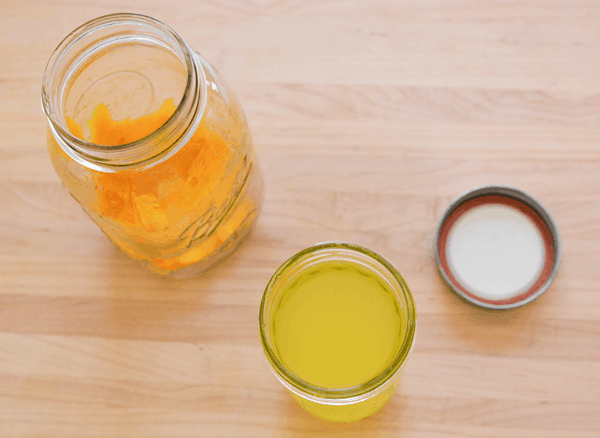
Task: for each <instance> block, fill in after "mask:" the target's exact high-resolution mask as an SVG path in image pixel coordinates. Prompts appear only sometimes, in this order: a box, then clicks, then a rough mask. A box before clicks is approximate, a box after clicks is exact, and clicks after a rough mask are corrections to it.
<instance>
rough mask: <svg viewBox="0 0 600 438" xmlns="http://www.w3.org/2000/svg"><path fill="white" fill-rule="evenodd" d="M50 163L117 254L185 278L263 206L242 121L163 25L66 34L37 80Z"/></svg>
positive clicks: (113, 23) (242, 231) (131, 17)
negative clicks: (46, 127)
mask: <svg viewBox="0 0 600 438" xmlns="http://www.w3.org/2000/svg"><path fill="white" fill-rule="evenodd" d="M42 105H43V108H44V111H45V113H46V115H47V118H48V122H49V130H48V148H49V152H50V157H51V159H52V164H53V165H54V168H55V169H56V172H57V173H58V175H59V177H60V179H61V180H62V182H63V184H64V185H65V187H66V188H67V189H68V190H69V192H70V193H71V195H72V196H73V197H74V198H75V199H76V200H77V201H78V202H79V203H80V204H81V205H82V207H83V208H84V210H85V211H86V212H87V213H88V214H89V215H90V217H91V218H92V219H93V220H94V221H95V222H96V223H97V224H98V225H99V226H100V228H101V229H102V230H103V231H104V232H105V233H106V235H107V236H108V237H109V238H110V239H111V240H112V241H113V242H114V243H115V244H116V245H117V246H118V247H119V248H120V249H122V250H123V251H124V252H125V253H127V254H128V255H129V256H131V257H132V258H134V259H137V260H140V261H142V262H143V263H144V264H145V265H146V266H147V267H148V268H150V269H151V270H152V271H155V272H157V273H159V274H161V275H164V276H171V277H174V278H182V277H186V276H189V275H193V274H195V273H197V272H201V271H203V270H205V269H207V268H209V267H210V266H211V265H214V264H215V263H217V262H218V261H220V260H222V259H223V258H224V257H225V256H227V255H228V254H229V253H231V251H232V250H233V249H234V248H235V247H236V246H237V245H238V244H239V243H240V241H241V240H242V239H243V238H244V237H245V236H246V235H247V234H248V232H249V230H250V228H251V226H252V224H253V222H254V220H255V218H256V216H257V214H258V212H259V211H260V208H261V203H262V196H263V190H262V176H261V174H260V171H259V168H258V166H257V162H256V158H255V155H254V150H253V147H252V139H251V136H250V132H249V130H248V126H247V123H246V119H245V116H244V112H243V110H242V107H241V106H240V104H239V102H238V101H237V99H236V97H235V96H234V94H233V93H232V91H231V90H230V88H229V87H228V86H227V84H225V82H224V81H223V79H222V78H221V76H220V75H219V74H218V73H217V72H216V70H215V69H214V68H213V67H212V66H211V65H210V64H209V63H208V62H207V61H206V60H204V59H202V58H201V57H200V55H199V54H198V53H196V52H194V51H192V50H191V49H190V48H189V47H188V46H187V44H186V43H185V42H184V41H183V40H182V39H181V38H180V37H179V35H177V34H176V33H175V32H174V31H173V30H172V29H171V28H169V27H168V26H167V25H165V24H163V23H161V22H159V21H157V20H155V19H153V18H150V17H147V16H143V15H137V14H114V15H107V16H104V17H100V18H97V19H95V20H92V21H90V22H88V23H86V24H84V25H83V26H81V27H79V28H78V29H76V30H75V31H73V32H72V33H71V34H70V35H69V36H67V37H66V38H65V39H64V40H63V41H62V42H61V43H60V45H59V46H58V48H57V49H56V50H55V52H54V53H53V54H52V56H51V58H50V61H49V63H48V66H47V68H46V72H45V74H44V79H43V87H42Z"/></svg>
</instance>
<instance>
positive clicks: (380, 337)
mask: <svg viewBox="0 0 600 438" xmlns="http://www.w3.org/2000/svg"><path fill="white" fill-rule="evenodd" d="M416 317H417V315H416V308H415V303H414V300H413V297H412V294H411V293H410V290H409V289H408V286H407V285H406V283H405V281H404V279H403V278H402V276H401V275H400V273H399V272H398V271H397V270H396V268H395V267H394V266H393V265H392V264H391V263H389V262H388V261H387V260H385V259H384V258H383V257H381V256H380V255H378V254H376V253H374V252H373V251H370V250H369V249H367V248H364V247H361V246H359V245H354V244H349V243H338V242H330V243H323V244H319V245H316V246H313V247H310V248H307V249H305V250H304V251H301V252H299V253H298V254H296V255H295V256H293V257H292V258H290V259H289V260H288V261H286V262H285V263H284V264H283V265H282V266H281V267H280V268H279V269H278V270H277V272H275V274H274V275H273V277H272V278H271V281H270V282H269V284H268V285H267V288H266V290H265V293H264V295H263V299H262V302H261V305H260V313H259V330H260V337H261V342H262V346H263V351H264V353H265V356H266V358H267V362H268V364H269V366H270V367H271V369H272V370H273V372H274V373H275V375H276V376H277V378H278V379H279V380H280V381H281V383H283V385H284V386H285V387H286V388H287V389H288V390H289V391H290V392H291V394H292V396H293V397H294V398H295V399H296V400H297V401H298V403H299V404H300V406H302V407H303V408H304V409H306V410H307V411H308V412H310V413H312V414H313V415H316V416H317V417H320V418H323V419H325V420H329V421H335V422H351V421H356V420H360V419H361V418H364V417H366V416H369V415H371V414H373V413H375V412H376V411H378V410H379V409H380V408H381V407H382V406H383V405H384V404H385V403H387V401H388V400H389V399H390V398H391V396H392V395H393V393H394V391H395V390H396V387H397V384H398V377H399V375H400V371H401V370H402V368H403V367H404V365H405V364H406V362H407V360H408V358H409V356H410V353H411V351H412V347H413V345H414V340H415V334H416V324H417V319H416Z"/></svg>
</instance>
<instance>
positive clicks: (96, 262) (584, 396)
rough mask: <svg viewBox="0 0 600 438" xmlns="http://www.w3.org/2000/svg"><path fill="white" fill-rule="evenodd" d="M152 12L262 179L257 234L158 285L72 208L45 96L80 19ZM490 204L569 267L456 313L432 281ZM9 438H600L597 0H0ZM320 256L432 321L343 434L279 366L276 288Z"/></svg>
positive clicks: (1, 229) (1, 314)
mask: <svg viewBox="0 0 600 438" xmlns="http://www.w3.org/2000/svg"><path fill="white" fill-rule="evenodd" d="M117 11H132V12H140V13H145V14H148V15H151V16H153V17H155V18H158V19H160V20H162V21H164V22H166V23H167V24H169V25H170V26H172V27H173V28H174V29H176V30H177V31H178V32H179V33H180V34H181V35H182V37H183V38H184V39H185V40H186V41H187V42H188V43H189V44H190V45H192V46H193V47H195V48H196V49H197V50H199V51H200V52H201V53H202V54H203V56H205V57H206V58H207V59H208V60H210V61H211V62H212V63H213V64H215V66H216V67H217V68H218V69H219V70H220V71H221V73H222V74H223V75H224V77H225V78H227V80H228V81H229V82H230V84H231V85H232V86H233V89H234V90H235V91H236V93H237V95H238V97H239V98H240V100H241V102H242V103H243V105H244V108H245V110H246V113H247V116H248V119H249V123H250V126H251V130H252V133H253V136H254V140H255V145H256V150H257V153H258V157H259V162H260V165H261V166H262V171H263V174H264V178H265V182H266V198H265V203H264V209H263V212H262V214H261V216H260V218H259V221H258V224H257V228H256V229H255V230H254V232H253V234H252V236H251V238H250V239H249V240H248V241H247V242H246V243H245V245H244V246H243V247H242V248H241V249H240V250H239V251H238V252H237V253H236V254H235V255H234V256H233V257H232V258H230V259H229V260H228V261H227V262H225V263H224V264H223V265H221V266H220V267H218V268H217V269H214V270H212V271H210V272H208V273H207V274H206V275H204V276H201V277H197V278H193V279H191V280H189V281H185V282H180V283H169V282H166V281H164V280H161V279H160V278H157V277H155V276H154V275H152V274H150V273H148V272H146V271H145V270H144V269H143V268H141V267H140V266H138V265H137V263H136V262H134V261H131V260H129V259H128V258H127V257H126V256H124V255H123V254H121V253H120V252H119V251H118V250H117V249H116V248H115V247H113V245H112V244H111V243H110V242H109V241H108V240H107V238H106V237H105V236H104V235H103V234H102V232H101V231H100V230H99V229H98V227H97V226H96V225H95V224H93V223H92V221H91V220H90V219H89V218H88V217H87V216H86V215H85V213H84V212H83V211H82V210H81V208H80V207H79V206H78V205H77V204H76V202H75V201H74V200H73V199H71V197H70V196H69V195H68V193H67V191H66V190H65V189H64V188H63V187H62V186H61V184H60V182H59V180H58V177H57V176H56V174H55V172H54V170H53V168H52V166H51V164H50V160H49V158H48V156H47V151H46V139H45V135H46V121H45V116H44V114H43V113H42V110H41V107H40V88H41V78H42V74H43V71H44V68H45V65H46V62H47V60H48V58H49V57H50V54H51V53H52V51H53V50H54V48H55V47H56V46H57V45H58V43H59V42H60V40H61V39H62V38H63V37H64V36H66V35H67V34H68V33H69V32H70V31H71V30H73V29H74V28H76V27H77V26H79V25H80V24H82V23H83V22H85V21H87V20H89V19H92V18H95V17H97V16H100V15H103V14H107V13H112V12H117ZM490 183H500V184H508V185H513V186H516V187H519V188H521V189H523V190H525V191H528V192H530V193H531V194H533V195H534V196H535V197H537V198H538V199H539V200H540V201H541V202H542V203H543V204H544V205H545V206H546V207H547V208H548V210H549V211H550V212H551V213H552V215H553V216H554V218H555V220H556V222H557V223H558V226H559V229H560V232H561V236H562V242H563V247H564V248H563V249H564V253H563V263H562V265H561V268H560V272H559V275H558V277H557V278H556V280H555V282H554V283H553V285H552V287H551V288H550V289H549V290H548V291H547V292H546V293H545V294H544V295H542V296H541V297H540V298H539V299H538V300H536V301H534V302H533V303H531V304H528V305H526V306H524V307H522V308H519V309H515V310H510V311H501V312H492V311H486V310H483V309H480V308H476V307H474V306H472V305H469V304H467V303H466V302H464V301H462V300H461V299H459V298H458V297H457V296H455V295H454V294H452V293H450V292H449V291H448V290H447V289H446V288H445V286H444V285H443V284H442V282H441V281H440V279H439V277H438V275H437V273H436V269H435V265H434V263H433V261H432V260H433V259H432V237H433V232H434V229H435V226H436V223H437V221H438V219H439V217H440V215H441V213H442V212H443V210H444V209H445V208H446V206H447V205H448V204H449V202H450V201H451V200H452V199H453V198H454V197H456V196H457V195H458V194H460V193H461V192H463V191H464V190H467V189H469V188H472V187H474V186H477V185H482V184H490ZM0 187H1V190H0V261H1V263H0V436H1V437H3V438H9V437H51V438H72V437H80V436H85V437H111V438H120V437H169V438H174V437H178V438H180V437H209V436H211V437H234V436H235V437H260V438H264V437H308V436H322V437H329V436H340V437H346V436H349V437H435V438H438V437H446V436H452V437H514V438H520V437H536V438H540V437H598V436H600V290H599V289H600V256H599V253H600V3H598V2H597V1H595V0H554V1H545V0H538V1H535V0H531V1H517V2H504V1H482V0H453V1H434V0H427V1H426V0H422V1H410V0H387V1H383V0H381V1H376V2H367V1H362V0H338V1H333V0H282V1H268V0H263V1H235V0H227V1H193V0H187V1H174V2H171V3H167V2H165V1H141V0H139V1H135V2H131V1H128V2H124V1H120V0H115V1H112V2H91V1H79V0H77V1H75V0H48V1H37V2H36V1H34V0H0ZM325 240H344V241H352V242H355V243H359V244H362V245H365V246H367V247H369V248H371V249H373V250H375V251H377V252H379V253H381V254H382V255H384V256H385V257H387V258H389V259H390V260H391V261H392V262H393V263H394V264H396V265H397V266H398V267H399V269H400V270H401V271H402V273H403V275H404V276H405V278H406V280H407V282H408V284H409V285H410V287H411V289H412V291H413V294H414V297H415V300H416V303H417V308H418V315H419V332H418V334H417V343H416V348H415V350H414V353H413V356H412V357H411V359H410V361H409V363H408V365H407V366H406V368H405V370H404V372H403V376H402V378H401V381H400V385H399V387H398V391H397V393H396V395H395V396H394V397H393V399H392V401H391V402H390V403H389V404H388V405H387V406H386V407H385V408H384V409H383V410H381V411H380V412H379V413H377V414H376V415H374V416H373V417H371V418H368V419H365V420H363V421H360V422H358V423H354V424H349V425H336V424H331V423H327V422H324V421H321V420H319V419H316V418H313V417H311V416H310V415H309V414H307V413H305V412H304V411H302V410H301V409H300V408H299V407H298V406H297V405H296V403H295V401H294V400H293V399H292V398H291V397H290V396H289V395H288V394H287V392H286V390H285V389H284V387H283V386H282V385H281V384H280V383H279V382H278V381H277V379H276V378H275V376H274V375H273V374H272V373H271V371H270V370H269V368H268V366H267V363H266V361H265V359H264V357H263V353H262V350H261V346H260V342H259V339H258V330H257V316H258V306H259V302H260V299H261V296H262V293H263V290H264V287H265V285H266V283H267V281H268V280H269V278H270V276H271V275H272V273H273V272H274V271H275V270H276V269H277V267H278V266H279V265H280V264H281V263H282V262H283V261H284V260H286V259H287V258H288V257H289V256H291V255H292V254H294V253H295V252H297V251H298V250H300V249H302V248H305V247H307V246H309V245H312V244H314V243H316V242H320V241H325Z"/></svg>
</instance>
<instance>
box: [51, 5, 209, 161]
mask: <svg viewBox="0 0 600 438" xmlns="http://www.w3.org/2000/svg"><path fill="white" fill-rule="evenodd" d="M166 98H170V99H173V103H174V105H176V109H175V111H174V112H173V114H172V115H170V117H169V118H168V120H166V122H164V124H162V126H160V127H159V128H158V129H156V130H155V131H154V132H152V133H150V134H148V135H147V136H145V137H143V138H139V139H135V141H131V142H129V143H124V144H118V145H102V144H95V143H93V142H92V141H91V137H90V135H89V132H87V135H84V136H82V135H75V133H73V132H71V130H70V129H69V127H68V118H71V119H73V120H75V121H76V122H77V123H78V124H79V125H81V126H83V127H84V130H87V122H88V121H89V120H90V117H91V116H92V114H93V112H94V109H95V108H96V107H97V105H99V104H105V105H107V106H108V108H109V109H111V115H112V112H114V113H115V114H114V118H115V120H120V119H125V118H137V117H141V116H146V115H148V114H149V113H151V112H153V111H154V110H156V109H157V108H159V107H160V106H161V104H162V103H163V102H164V101H165V100H166ZM205 101H206V79H205V77H204V71H203V69H202V66H201V65H200V62H199V61H198V57H197V55H195V53H193V52H192V51H191V50H190V48H189V47H188V46H187V44H186V43H185V42H184V41H183V40H182V39H181V38H180V37H179V35H177V34H176V33H175V32H174V31H173V30H172V29H171V28H170V27H168V26H167V25H165V24H163V23H161V22H160V21H157V20H155V19H153V18H150V17H147V16H144V15H138V14H113V15H106V16H103V17H100V18H97V19H95V20H92V21H90V22H88V23H86V24H84V25H82V26H81V27H79V28H78V29H76V30H75V31H73V32H72V33H71V34H70V35H68V36H67V37H66V38H65V39H64V40H63V41H62V42H61V43H60V44H59V46H58V47H57V48H56V50H55V51H54V53H53V54H52V56H51V58H50V60H49V62H48V65H47V67H46V71H45V73H44V79H43V86H42V106H43V109H44V111H45V113H46V115H47V117H48V121H49V125H50V130H51V132H52V134H53V136H54V138H55V140H56V141H57V142H58V143H59V145H60V146H61V148H62V149H63V150H64V151H65V153H67V154H68V155H69V156H70V157H71V158H73V159H74V160H76V161H78V162H79V163H80V164H82V165H84V166H86V167H88V168H92V169H94V170H99V171H103V172H115V171H117V170H119V171H121V170H124V169H135V170H140V169H144V168H147V167H150V166H153V165H155V164H157V163H159V162H162V161H164V160H165V159H167V158H168V157H170V156H171V155H172V154H174V153H175V152H177V150H179V148H180V147H181V146H182V145H183V144H185V143H186V141H187V139H189V137H191V135H192V134H193V132H194V131H195V130H196V128H197V126H198V125H199V123H200V120H201V119H202V116H203V112H204V107H205Z"/></svg>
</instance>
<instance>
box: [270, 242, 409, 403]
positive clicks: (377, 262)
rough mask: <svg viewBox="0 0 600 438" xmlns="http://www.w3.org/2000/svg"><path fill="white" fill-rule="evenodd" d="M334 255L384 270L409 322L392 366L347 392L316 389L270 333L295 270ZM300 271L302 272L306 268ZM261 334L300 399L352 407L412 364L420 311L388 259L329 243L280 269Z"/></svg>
mask: <svg viewBox="0 0 600 438" xmlns="http://www.w3.org/2000/svg"><path fill="white" fill-rule="evenodd" d="M332 255H341V256H344V257H348V258H344V260H350V257H353V256H358V257H359V258H361V259H363V260H362V261H365V262H369V263H373V264H374V266H376V267H377V268H378V269H380V270H381V272H382V273H383V274H385V279H386V282H387V283H388V284H389V285H390V286H391V287H392V290H393V291H394V292H395V293H396V295H397V296H396V298H397V304H398V306H399V307H400V309H401V310H403V319H405V321H403V324H405V332H404V337H403V339H402V340H401V343H400V348H399V351H398V352H397V354H396V355H395V356H394V358H393V359H392V360H391V362H390V363H389V365H388V366H387V367H386V368H385V369H383V370H382V371H381V372H380V373H379V374H378V375H376V376H375V377H373V378H371V379H370V380H368V381H366V382H364V383H362V384H360V385H356V386H352V387H347V388H326V387H321V386H316V385H313V384H311V383H309V382H307V381H306V380H304V379H302V378H300V377H299V376H297V375H296V374H294V373H293V372H292V371H291V370H290V369H289V368H288V367H286V365H285V364H284V363H283V362H282V361H281V360H280V359H279V357H278V354H277V353H276V347H275V345H274V340H273V337H272V335H271V329H270V325H271V317H272V314H273V312H272V307H273V304H274V302H275V296H276V295H277V294H278V293H279V292H280V291H281V290H282V289H283V288H284V287H283V286H284V285H285V284H286V283H287V282H288V281H290V279H291V278H292V276H293V275H294V274H295V273H296V272H298V271H294V272H291V271H292V270H293V269H294V267H296V266H297V265H298V264H301V263H303V262H306V263H307V262H309V261H313V262H315V263H317V264H318V263H320V262H324V261H328V260H332V259H331V258H330V257H331V256H332ZM353 261H354V260H353ZM355 261H357V262H358V263H361V260H359V259H357V260H355ZM299 269H300V270H301V269H302V267H300V268H299ZM259 331H260V337H261V343H262V346H263V350H264V353H265V356H266V358H267V362H268V363H269V366H270V367H271V369H272V370H273V372H274V373H275V375H276V376H277V378H278V379H279V380H280V381H281V382H282V383H283V384H284V386H286V387H287V388H288V389H289V390H290V391H292V392H294V393H295V394H297V395H298V396H300V397H303V398H306V399H309V400H312V401H315V402H318V403H327V404H350V403H356V402H358V401H361V400H364V399H367V398H370V397H372V396H374V395H376V394H378V393H380V392H381V391H383V390H385V389H386V388H387V387H388V386H390V385H392V384H393V383H394V381H395V378H396V377H397V375H398V374H399V372H400V371H401V370H402V368H403V366H404V365H405V363H406V361H407V360H408V357H409V356H410V353H411V351H412V347H413V345H414V338H415V334H416V307H415V303H414V300H413V297H412V294H411V292H410V290H409V288H408V285H407V284H406V282H405V281H404V279H403V278H402V276H401V275H400V273H399V272H398V270H397V269H396V268H395V267H394V266H393V265H392V264H391V263H390V262H389V261H387V260H386V259H385V258H383V257H382V256H380V255H379V254H377V253H375V252H373V251H371V250H369V249H367V248H365V247H362V246H360V245H356V244H351V243H344V242H326V243H321V244H317V245H315V246H312V247H309V248H306V249H304V250H303V251H300V252H299V253H297V254H296V255H294V256H292V257H291V258H290V259H288V260H287V261H286V262H285V263H284V264H283V265H281V267H279V269H278V270H277V271H276V272H275V274H273V276H272V278H271V280H270V281H269V283H268V284H267V287H266V289H265V292H264V294H263V297H262V301H261V304H260V311H259Z"/></svg>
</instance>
